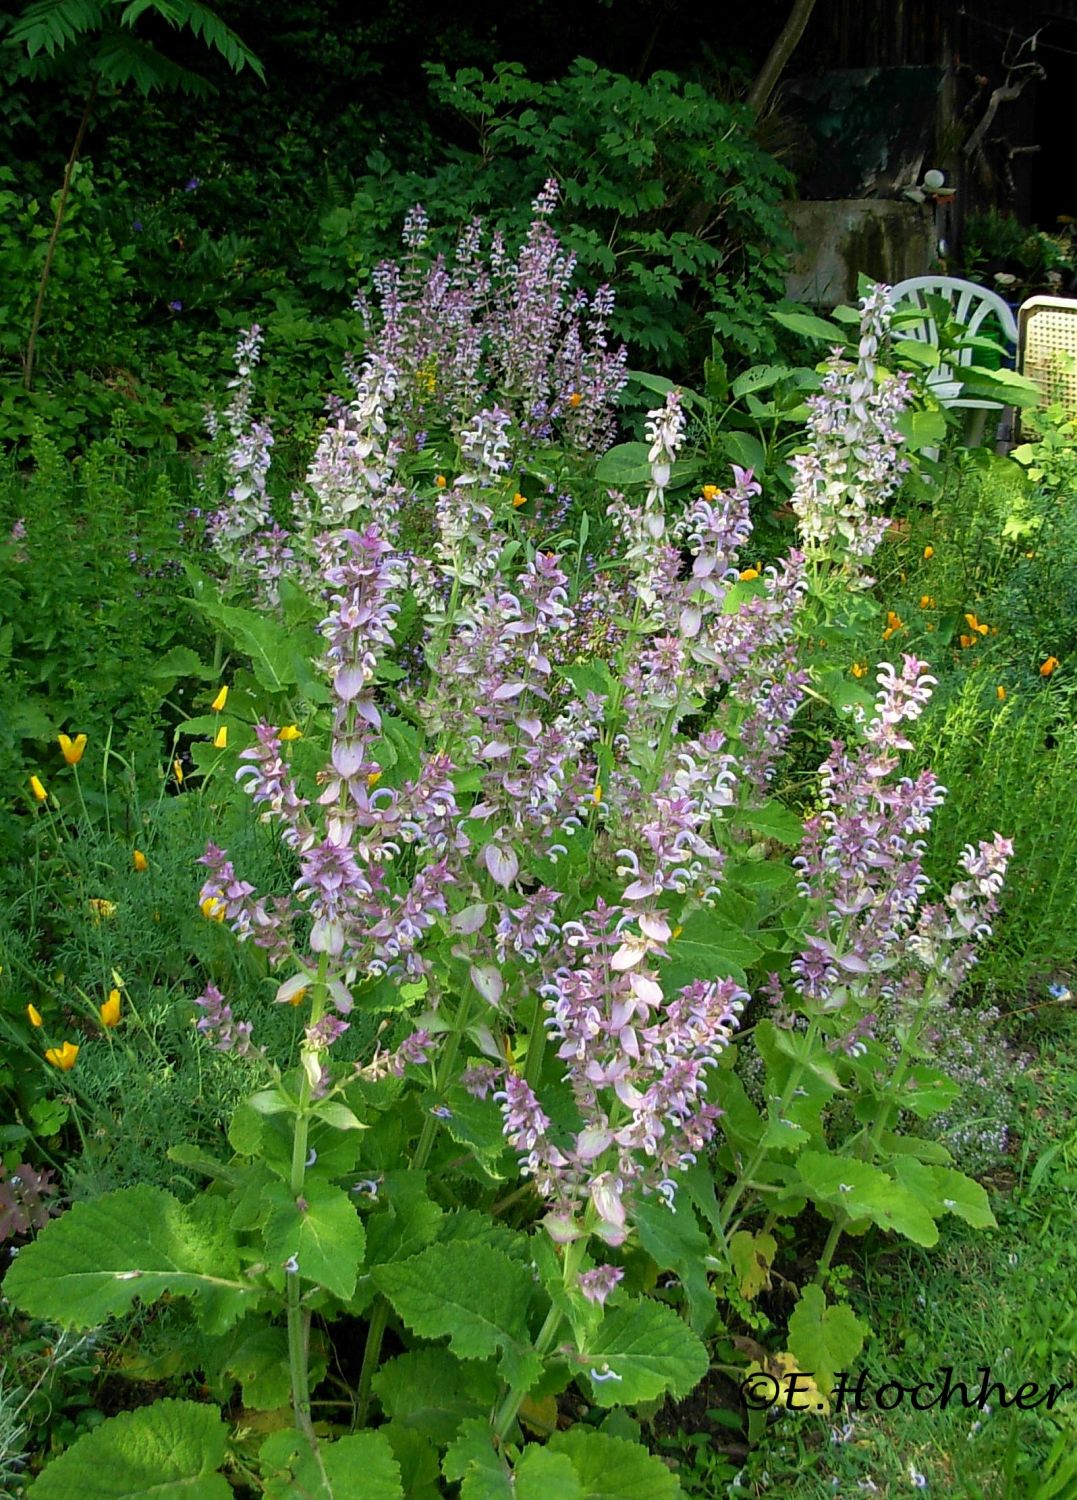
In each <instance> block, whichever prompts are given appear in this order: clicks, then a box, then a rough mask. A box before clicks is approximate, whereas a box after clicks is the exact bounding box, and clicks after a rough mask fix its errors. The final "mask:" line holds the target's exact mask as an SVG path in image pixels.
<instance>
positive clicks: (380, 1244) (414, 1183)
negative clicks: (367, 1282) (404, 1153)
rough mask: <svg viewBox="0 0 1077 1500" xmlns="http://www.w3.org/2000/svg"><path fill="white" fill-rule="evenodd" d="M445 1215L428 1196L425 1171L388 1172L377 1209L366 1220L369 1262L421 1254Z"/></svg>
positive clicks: (403, 1170)
mask: <svg viewBox="0 0 1077 1500" xmlns="http://www.w3.org/2000/svg"><path fill="white" fill-rule="evenodd" d="M443 1216H444V1215H443V1212H442V1209H441V1208H440V1207H439V1206H438V1204H436V1203H434V1202H433V1200H432V1199H431V1198H429V1197H428V1196H427V1191H426V1173H425V1172H414V1171H409V1170H407V1169H402V1170H401V1171H399V1172H386V1173H385V1174H384V1175H383V1178H382V1183H381V1188H380V1191H379V1193H378V1198H377V1207H376V1210H375V1212H373V1213H372V1214H370V1215H369V1217H368V1218H367V1221H366V1233H367V1263H368V1265H370V1266H380V1265H383V1264H384V1263H385V1262H386V1261H390V1260H407V1259H408V1258H409V1257H410V1256H412V1255H418V1253H419V1251H420V1250H425V1249H426V1247H427V1245H429V1244H430V1243H431V1242H432V1241H433V1240H435V1239H436V1238H437V1236H438V1229H439V1227H440V1224H441V1220H442V1218H443Z"/></svg>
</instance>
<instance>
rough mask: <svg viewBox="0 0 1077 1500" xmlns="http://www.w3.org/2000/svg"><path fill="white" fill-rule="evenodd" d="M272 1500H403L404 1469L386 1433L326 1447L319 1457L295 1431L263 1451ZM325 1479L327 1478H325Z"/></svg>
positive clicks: (363, 1434) (320, 1449) (278, 1435)
mask: <svg viewBox="0 0 1077 1500" xmlns="http://www.w3.org/2000/svg"><path fill="white" fill-rule="evenodd" d="M258 1456H259V1458H260V1460H261V1465H262V1483H263V1485H264V1487H265V1488H264V1493H265V1495H266V1500H403V1497H404V1491H403V1489H402V1488H401V1485H400V1466H399V1465H398V1463H397V1461H396V1459H395V1458H394V1457H393V1450H392V1447H391V1446H390V1444H389V1441H388V1439H387V1438H386V1437H385V1436H384V1434H383V1433H380V1432H357V1433H354V1434H352V1435H351V1436H350V1437H342V1438H337V1440H336V1441H335V1442H332V1443H325V1442H323V1443H320V1444H319V1447H318V1456H317V1458H316V1457H315V1455H314V1453H313V1452H312V1451H311V1447H310V1444H309V1443H308V1442H307V1439H306V1438H305V1437H304V1436H303V1435H302V1434H301V1433H298V1432H296V1431H294V1430H293V1429H288V1430H287V1431H284V1432H274V1433H273V1434H272V1436H270V1437H268V1438H267V1439H266V1440H265V1442H264V1443H263V1444H262V1446H261V1448H260V1449H259V1453H258ZM323 1474H324V1477H323Z"/></svg>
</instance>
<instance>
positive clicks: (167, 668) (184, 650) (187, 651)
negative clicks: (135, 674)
mask: <svg viewBox="0 0 1077 1500" xmlns="http://www.w3.org/2000/svg"><path fill="white" fill-rule="evenodd" d="M146 672H147V675H148V676H150V677H153V678H154V679H159V678H162V677H167V678H169V679H170V680H172V681H175V680H176V678H177V677H201V676H203V675H204V674H203V671H202V660H201V657H200V656H199V655H198V652H197V651H192V650H191V648H190V646H173V647H172V649H171V651H166V652H165V654H164V655H163V656H161V657H159V658H158V659H157V661H155V662H153V663H152V664H151V665H149V666H147V668H146Z"/></svg>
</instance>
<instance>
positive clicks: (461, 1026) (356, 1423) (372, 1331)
mask: <svg viewBox="0 0 1077 1500" xmlns="http://www.w3.org/2000/svg"><path fill="white" fill-rule="evenodd" d="M470 1010H471V995H470V993H468V994H467V995H465V996H464V998H463V1000H462V1001H461V1002H460V1009H459V1010H458V1011H457V1014H456V1025H455V1026H454V1027H453V1029H452V1031H451V1032H450V1033H449V1035H448V1039H447V1040H446V1043H445V1050H444V1052H443V1053H442V1054H441V1056H440V1057H439V1058H438V1062H437V1066H436V1068H435V1071H434V1091H435V1092H436V1093H439V1094H440V1093H441V1092H442V1091H443V1090H444V1089H445V1086H446V1084H447V1083H448V1081H449V1079H450V1077H451V1076H452V1070H453V1066H454V1064H455V1062H456V1054H457V1052H459V1050H460V1038H461V1037H462V1036H463V1034H464V1032H465V1031H466V1030H467V1021H468V1016H469V1013H470ZM439 1123H440V1121H439V1120H438V1118H437V1116H436V1115H432V1114H428V1115H427V1117H426V1119H425V1120H424V1121H423V1128H422V1133H421V1134H420V1136H419V1144H418V1145H417V1146H416V1148H415V1155H414V1156H413V1157H412V1159H411V1170H412V1171H413V1172H421V1171H422V1170H423V1169H424V1168H425V1166H426V1164H427V1162H428V1161H429V1160H430V1153H431V1151H432V1150H433V1148H434V1139H435V1137H436V1135H437V1133H438V1125H439ZM388 1320H389V1304H388V1303H387V1302H386V1300H385V1298H384V1297H379V1298H378V1300H377V1302H376V1303H375V1304H374V1311H373V1312H372V1314H371V1317H370V1323H369V1325H368V1327H367V1334H366V1344H365V1346H364V1348H363V1363H362V1366H361V1368H360V1371H359V1388H358V1390H357V1392H356V1398H355V1418H354V1420H353V1422H352V1431H353V1432H354V1431H355V1429H356V1428H358V1427H363V1426H365V1424H366V1419H367V1413H368V1411H369V1408H370V1387H371V1383H372V1381H373V1379H374V1376H375V1374H376V1373H377V1369H378V1365H379V1363H380V1362H381V1345H382V1340H383V1339H384V1337H385V1327H386V1324H387V1322H388Z"/></svg>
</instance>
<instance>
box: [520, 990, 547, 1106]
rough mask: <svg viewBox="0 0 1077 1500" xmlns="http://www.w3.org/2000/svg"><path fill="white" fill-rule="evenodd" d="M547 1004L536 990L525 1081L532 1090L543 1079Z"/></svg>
mask: <svg viewBox="0 0 1077 1500" xmlns="http://www.w3.org/2000/svg"><path fill="white" fill-rule="evenodd" d="M545 1010H546V1002H545V1000H544V999H543V997H542V995H541V994H540V993H539V991H538V989H536V990H535V1008H534V1010H533V1011H532V1014H531V1035H530V1037H529V1038H528V1042H527V1063H526V1065H525V1067H524V1079H525V1080H526V1082H527V1083H528V1084H529V1086H530V1087H531V1089H532V1090H535V1089H537V1088H538V1086H539V1081H540V1079H541V1078H542V1060H543V1058H544V1057H545V1055H546V1036H547V1032H546V1027H545V1026H544V1025H543V1024H542V1022H543V1015H544V1013H545Z"/></svg>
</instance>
